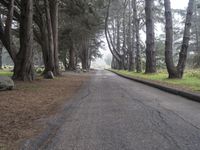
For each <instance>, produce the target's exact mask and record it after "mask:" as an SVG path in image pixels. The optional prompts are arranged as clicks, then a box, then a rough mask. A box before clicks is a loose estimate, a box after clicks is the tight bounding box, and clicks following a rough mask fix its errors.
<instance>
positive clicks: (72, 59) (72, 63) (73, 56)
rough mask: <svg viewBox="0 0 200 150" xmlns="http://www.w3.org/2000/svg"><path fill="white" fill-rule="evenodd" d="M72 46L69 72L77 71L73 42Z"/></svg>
mask: <svg viewBox="0 0 200 150" xmlns="http://www.w3.org/2000/svg"><path fill="white" fill-rule="evenodd" d="M71 44H72V45H71V46H70V49H69V66H68V69H69V70H72V71H73V70H76V67H75V59H74V58H75V52H74V46H73V42H72V43H71Z"/></svg>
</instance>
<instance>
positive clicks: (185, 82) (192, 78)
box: [112, 70, 200, 93]
mask: <svg viewBox="0 0 200 150" xmlns="http://www.w3.org/2000/svg"><path fill="white" fill-rule="evenodd" d="M112 71H114V72H116V73H119V74H122V75H127V76H129V77H133V78H140V79H145V80H151V81H156V82H159V83H163V84H165V83H166V84H167V85H168V86H170V85H171V86H177V87H180V88H181V89H184V90H191V91H193V92H199V93H200V70H186V71H185V74H184V76H183V78H182V79H169V78H168V73H167V71H166V70H160V71H158V73H153V74H145V73H136V72H133V71H131V72H130V71H125V70H112Z"/></svg>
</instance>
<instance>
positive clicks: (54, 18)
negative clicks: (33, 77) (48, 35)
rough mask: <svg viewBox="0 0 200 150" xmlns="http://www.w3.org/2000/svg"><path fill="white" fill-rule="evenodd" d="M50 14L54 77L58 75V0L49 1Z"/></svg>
mask: <svg viewBox="0 0 200 150" xmlns="http://www.w3.org/2000/svg"><path fill="white" fill-rule="evenodd" d="M49 4H50V14H51V22H52V32H53V43H54V61H55V71H54V75H55V76H57V75H60V71H59V58H58V0H50V1H49Z"/></svg>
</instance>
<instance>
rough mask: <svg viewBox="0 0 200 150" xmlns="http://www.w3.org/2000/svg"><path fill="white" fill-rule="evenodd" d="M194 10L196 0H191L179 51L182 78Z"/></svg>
mask: <svg viewBox="0 0 200 150" xmlns="http://www.w3.org/2000/svg"><path fill="white" fill-rule="evenodd" d="M193 10H194V0H189V4H188V9H187V14H186V21H185V29H184V35H183V42H182V46H181V51H180V53H179V61H178V66H177V70H178V76H179V77H180V78H182V77H183V73H184V70H185V66H186V60H187V53H188V47H189V41H190V30H191V25H192V15H193Z"/></svg>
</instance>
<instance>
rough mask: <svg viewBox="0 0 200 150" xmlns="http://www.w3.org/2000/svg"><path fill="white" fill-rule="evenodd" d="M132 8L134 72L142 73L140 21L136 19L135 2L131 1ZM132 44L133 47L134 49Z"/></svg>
mask: <svg viewBox="0 0 200 150" xmlns="http://www.w3.org/2000/svg"><path fill="white" fill-rule="evenodd" d="M132 8H133V20H134V21H133V22H134V28H135V29H134V31H135V38H136V39H135V40H136V42H135V44H136V57H135V63H136V71H137V72H138V73H140V72H142V64H141V52H140V19H139V18H138V11H137V0H132ZM135 44H134V47H135Z"/></svg>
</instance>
